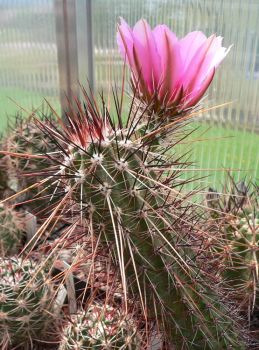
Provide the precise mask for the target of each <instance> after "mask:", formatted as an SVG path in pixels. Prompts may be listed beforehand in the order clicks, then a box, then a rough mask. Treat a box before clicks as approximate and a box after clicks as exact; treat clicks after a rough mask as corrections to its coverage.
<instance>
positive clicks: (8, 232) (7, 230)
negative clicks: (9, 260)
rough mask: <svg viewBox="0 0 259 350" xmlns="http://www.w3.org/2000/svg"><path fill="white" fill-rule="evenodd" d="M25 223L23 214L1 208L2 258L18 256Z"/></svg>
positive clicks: (0, 238)
mask: <svg viewBox="0 0 259 350" xmlns="http://www.w3.org/2000/svg"><path fill="white" fill-rule="evenodd" d="M23 226H24V223H23V217H22V214H21V213H18V212H17V211H15V210H13V209H11V208H9V207H7V206H0V256H1V257H3V256H8V255H14V254H18V252H19V249H20V248H21V247H22V239H23V235H24V227H23Z"/></svg>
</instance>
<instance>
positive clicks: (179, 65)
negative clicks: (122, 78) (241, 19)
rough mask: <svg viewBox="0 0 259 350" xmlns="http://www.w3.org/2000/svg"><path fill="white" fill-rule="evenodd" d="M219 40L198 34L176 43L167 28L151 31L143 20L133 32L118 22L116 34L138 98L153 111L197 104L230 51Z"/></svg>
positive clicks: (126, 25) (159, 26)
mask: <svg viewBox="0 0 259 350" xmlns="http://www.w3.org/2000/svg"><path fill="white" fill-rule="evenodd" d="M222 39H223V38H222V37H220V36H216V35H215V34H213V35H211V36H210V37H209V38H207V37H206V36H205V35H204V34H203V33H202V32H200V31H195V32H191V33H189V34H187V35H186V36H185V37H184V38H182V39H178V38H177V36H176V35H175V33H173V32H171V30H170V29H169V28H168V27H167V26H166V25H158V26H156V27H155V28H154V29H153V30H152V29H151V28H150V26H149V24H148V23H147V22H146V21H145V20H144V19H142V20H140V21H138V22H137V23H136V24H135V26H134V28H133V29H132V28H130V27H129V25H128V24H127V23H126V22H125V21H124V20H123V19H121V23H120V25H119V26H118V33H117V41H118V45H119V49H120V52H121V54H122V56H123V58H124V59H125V60H126V62H127V64H128V65H129V66H130V68H131V71H132V82H133V85H134V88H135V89H136V90H137V93H138V96H139V98H140V99H142V100H144V101H145V102H147V103H150V102H151V101H152V102H153V106H154V107H155V110H156V111H158V110H161V109H162V110H165V109H166V108H167V109H169V110H170V109H171V110H173V111H176V112H181V111H183V110H186V109H187V108H190V107H193V106H195V105H196V104H197V103H198V102H199V101H200V99H201V98H202V96H203V95H204V93H205V92H206V90H207V88H208V87H209V85H210V83H211V81H212V79H213V77H214V74H215V70H216V68H217V67H218V66H219V64H220V63H221V61H222V60H223V59H224V58H225V56H226V55H227V54H228V52H229V50H230V48H228V49H226V48H225V47H222Z"/></svg>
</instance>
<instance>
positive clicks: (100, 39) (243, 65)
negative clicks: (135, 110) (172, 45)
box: [93, 0, 259, 186]
mask: <svg viewBox="0 0 259 350" xmlns="http://www.w3.org/2000/svg"><path fill="white" fill-rule="evenodd" d="M119 16H122V17H124V18H125V19H126V20H127V21H128V22H129V24H131V25H132V24H134V23H135V22H136V21H137V20H138V19H140V18H142V17H144V18H146V19H147V20H148V21H149V22H150V23H151V25H152V26H154V25H156V24H159V23H165V24H167V25H169V26H170V28H171V29H172V30H173V31H174V32H176V33H177V35H178V36H180V37H181V36H184V35H185V34H186V33H188V32H189V31H193V30H202V31H203V32H205V33H206V34H207V35H210V34H212V33H217V34H218V35H222V36H224V44H225V46H229V45H231V44H234V46H233V48H232V50H231V52H230V54H229V56H228V57H227V59H226V60H225V62H224V63H223V64H222V66H221V67H220V69H219V70H218V72H217V76H216V78H215V80H214V82H213V84H212V86H211V88H210V90H209V92H208V98H207V100H206V105H207V106H213V105H217V104H220V103H223V102H231V104H229V105H228V106H226V107H224V108H220V109H217V110H215V111H212V112H209V113H207V114H206V115H203V116H202V118H201V119H200V120H199V121H198V122H197V123H196V124H195V126H199V128H200V129H199V131H198V132H196V133H195V134H194V135H193V138H194V139H197V138H198V139H203V140H202V141H199V142H198V143H197V144H196V145H195V147H194V151H193V157H192V158H193V159H196V160H197V161H198V163H199V167H200V168H202V170H201V171H200V175H208V174H211V173H213V174H212V175H211V176H210V177H209V178H207V179H206V180H205V183H206V184H208V183H210V184H212V185H214V184H216V185H217V186H218V185H219V183H220V182H222V181H223V178H224V171H222V170H220V169H228V168H231V169H235V171H234V172H232V173H235V175H236V176H237V177H239V178H242V177H244V176H245V175H247V176H249V177H251V178H252V179H253V180H255V178H256V177H258V175H259V152H258V149H259V136H258V132H259V30H258V28H259V2H258V0H245V1H244V0H217V1H215V0H142V1H139V0H109V1H107V0H94V1H93V25H94V28H93V30H94V58H95V78H96V86H97V88H99V89H100V88H101V89H105V90H107V89H108V88H109V87H110V86H111V82H112V81H114V80H116V81H117V83H118V82H119V81H120V79H121V71H122V65H123V63H122V61H121V59H120V57H119V55H118V51H117V45H116V36H115V33H116V22H117V21H118V19H119ZM208 128H209V131H208V132H207V133H206V134H205V135H203V136H202V137H200V134H201V133H203V132H204V131H205V130H207V129H208ZM207 138H209V139H210V140H209V141H206V139H207ZM197 167H198V166H197ZM206 169H218V171H213V172H212V171H209V170H206ZM238 169H240V170H241V171H238Z"/></svg>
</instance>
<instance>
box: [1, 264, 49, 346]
mask: <svg viewBox="0 0 259 350" xmlns="http://www.w3.org/2000/svg"><path fill="white" fill-rule="evenodd" d="M37 268H38V265H37V264H36V263H34V262H32V261H29V260H25V261H22V260H21V259H19V258H16V257H13V258H9V259H7V258H2V259H0V346H1V349H3V350H7V349H13V348H15V347H17V346H20V347H21V348H22V349H24V350H30V349H32V348H33V345H32V344H34V343H35V341H37V340H39V339H42V338H44V337H45V340H46V341H49V339H50V338H49V334H50V329H51V325H52V322H53V318H52V316H51V312H52V306H53V300H52V298H53V295H54V294H53V292H52V290H51V288H50V286H49V285H47V281H46V276H47V275H46V273H45V272H44V271H41V272H39V273H37V274H36V275H35V271H36V269H37Z"/></svg>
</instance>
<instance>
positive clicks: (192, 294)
mask: <svg viewBox="0 0 259 350" xmlns="http://www.w3.org/2000/svg"><path fill="white" fill-rule="evenodd" d="M116 102H117V100H116V98H115V104H116ZM76 104H77V108H76V109H73V110H72V109H71V110H70V111H68V112H67V115H66V116H67V118H66V121H67V125H63V126H62V130H60V131H59V132H57V131H56V129H55V127H54V126H53V127H52V126H51V123H47V124H46V123H43V122H42V121H38V122H37V125H38V126H39V128H40V129H41V130H42V132H44V133H45V134H46V135H48V137H49V138H50V142H55V143H56V144H58V148H59V149H60V151H59V152H57V153H55V154H54V155H53V154H49V158H51V159H52V167H51V169H45V171H44V170H43V171H42V176H44V175H45V176H46V177H48V178H49V179H50V182H49V183H50V184H51V181H53V179H54V185H53V193H55V192H56V191H57V188H58V192H59V197H58V201H56V202H55V200H54V203H55V205H56V211H55V213H56V214H58V213H60V215H64V214H63V213H64V212H65V213H66V216H67V217H70V220H71V219H73V218H74V220H78V219H79V218H80V217H81V218H84V219H85V220H87V222H88V223H89V224H88V229H89V232H90V233H91V234H92V235H95V236H96V237H97V238H98V239H99V238H100V241H101V243H102V244H103V245H106V246H107V247H108V248H109V249H110V252H111V254H112V256H113V259H114V261H115V262H116V263H117V268H118V270H119V271H120V275H121V282H122V286H123V293H124V295H125V300H127V295H129V296H130V297H131V298H134V297H137V298H138V299H140V302H141V303H142V307H143V313H144V314H145V315H146V317H147V318H149V319H153V320H156V323H157V325H159V327H160V328H161V331H162V332H163V334H164V335H165V342H166V343H167V344H168V347H169V348H170V349H171V348H172V347H174V348H175V349H182V348H185V349H201V348H202V349H228V348H230V347H231V346H232V347H233V348H235V349H244V347H245V345H244V343H243V342H242V340H241V338H240V334H239V322H238V321H237V320H236V316H235V315H236V314H237V311H234V309H235V307H236V305H235V304H232V302H231V301H229V300H228V299H229V298H230V295H229V293H228V294H227V293H226V292H225V290H224V288H221V284H222V280H221V279H220V277H219V276H218V274H217V271H215V272H214V274H210V273H208V269H207V267H208V265H209V264H210V262H209V261H206V263H205V264H204V263H201V261H200V260H198V259H196V256H197V247H199V248H200V250H202V249H203V248H202V247H203V243H202V241H203V239H204V238H205V236H206V233H203V237H201V236H202V235H201V234H200V232H198V231H199V228H197V227H196V226H195V224H193V221H195V220H197V212H196V210H195V208H194V207H193V206H191V205H190V200H189V195H184V194H183V193H181V192H180V191H179V190H178V188H180V187H182V186H183V185H184V184H185V181H184V180H182V181H181V180H180V179H179V176H180V174H181V170H182V169H183V168H184V167H185V166H186V164H185V163H184V162H183V161H182V157H180V156H178V157H176V156H173V155H172V154H173V151H174V146H175V144H177V139H176V138H177V137H179V135H178V136H177V133H179V131H178V126H176V127H175V130H176V132H175V134H174V127H173V126H172V125H170V130H169V129H168V131H167V129H166V128H164V127H162V130H161V128H160V127H157V126H154V125H153V126H150V125H149V123H148V117H146V118H143V119H141V118H140V117H139V115H138V116H137V117H136V114H135V112H133V111H134V110H133V109H131V110H130V112H129V115H128V120H127V121H126V123H125V126H123V123H122V118H121V115H120V111H121V108H120V106H118V105H117V112H118V124H115V123H114V122H113V120H112V118H111V117H110V115H109V112H108V110H107V108H106V107H105V104H104V102H103V110H102V111H100V110H99V108H98V107H96V105H95V104H94V103H92V101H91V99H90V98H89V97H88V96H87V95H86V94H85V104H84V106H82V105H81V104H80V102H79V101H76ZM60 124H62V122H61V121H60ZM150 127H151V128H153V129H152V130H150ZM167 132H168V134H167V140H169V139H170V137H171V139H173V140H174V141H173V142H170V143H169V141H167V144H165V143H164V142H162V143H161V144H160V143H159V142H158V141H159V137H160V136H159V135H162V136H163V138H164V137H165V134H166V133H167ZM169 133H170V134H169ZM57 179H59V180H57ZM60 193H63V195H60ZM60 198H61V199H60ZM58 209H60V210H58ZM204 235H205V236H204ZM207 238H208V237H207Z"/></svg>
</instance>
